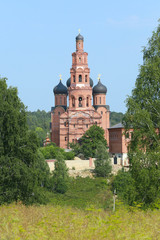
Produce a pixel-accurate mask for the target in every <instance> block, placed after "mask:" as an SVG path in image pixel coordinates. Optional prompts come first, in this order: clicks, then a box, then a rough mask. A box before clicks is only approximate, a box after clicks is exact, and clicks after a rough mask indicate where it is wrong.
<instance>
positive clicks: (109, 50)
mask: <svg viewBox="0 0 160 240" xmlns="http://www.w3.org/2000/svg"><path fill="white" fill-rule="evenodd" d="M0 10H1V11H0V12H1V13H0V75H1V77H7V78H8V85H11V86H16V87H17V88H18V92H19V97H20V98H21V100H22V101H23V102H24V104H25V105H26V106H28V110H30V111H36V110H37V109H40V110H46V111H50V108H51V106H53V105H54V96H53V87H54V86H55V85H56V84H58V82H59V74H62V79H63V80H62V81H63V83H65V82H66V80H67V79H68V78H69V77H70V67H71V54H72V52H74V51H75V37H76V35H78V29H79V28H80V29H81V34H82V35H83V36H84V50H85V51H86V52H88V54H89V56H88V63H89V67H90V71H91V73H90V76H91V78H92V79H93V81H94V84H96V83H97V75H98V74H99V73H100V74H101V81H102V83H103V84H105V85H106V86H107V89H108V93H107V97H106V101H107V104H109V105H110V109H111V111H116V112H125V111H126V107H125V102H124V101H125V99H126V96H127V95H130V94H131V91H132V89H133V87H134V84H135V81H136V77H137V75H138V71H139V64H142V52H141V51H142V47H143V46H146V45H147V42H148V39H149V38H150V37H151V35H152V31H153V30H155V29H156V27H157V26H158V19H159V18H160V1H159V0H152V1H151V0H134V1H127V0H121V1H118V0H113V1H108V0H99V1H94V0H92V1H90V0H88V1H87V0H86V1H84V0H81V1H75V0H74V1H73V0H67V1H66V0H59V1H54V0H32V1H31V0H27V1H22V0H14V1H13V0H12V1H11V0H5V1H4V0H0Z"/></svg>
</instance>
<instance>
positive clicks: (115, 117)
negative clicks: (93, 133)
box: [110, 112, 124, 126]
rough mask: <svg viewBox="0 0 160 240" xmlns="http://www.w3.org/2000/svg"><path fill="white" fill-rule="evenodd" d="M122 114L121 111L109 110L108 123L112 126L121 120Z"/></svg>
mask: <svg viewBox="0 0 160 240" xmlns="http://www.w3.org/2000/svg"><path fill="white" fill-rule="evenodd" d="M123 116H124V114H123V113H121V112H111V113H110V125H111V126H113V125H115V124H117V123H120V122H122V119H123Z"/></svg>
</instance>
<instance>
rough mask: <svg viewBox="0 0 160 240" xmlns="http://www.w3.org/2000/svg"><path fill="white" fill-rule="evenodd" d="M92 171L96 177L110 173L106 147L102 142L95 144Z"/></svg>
mask: <svg viewBox="0 0 160 240" xmlns="http://www.w3.org/2000/svg"><path fill="white" fill-rule="evenodd" d="M94 164H95V169H94V173H95V176H96V177H108V176H109V174H110V173H111V169H112V167H111V163H110V160H109V153H108V151H107V148H106V147H105V146H104V145H103V144H102V143H98V144H97V151H96V160H95V162H94Z"/></svg>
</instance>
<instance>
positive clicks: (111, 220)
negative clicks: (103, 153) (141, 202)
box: [0, 204, 160, 240]
mask: <svg viewBox="0 0 160 240" xmlns="http://www.w3.org/2000/svg"><path fill="white" fill-rule="evenodd" d="M159 226H160V211H158V210H155V211H152V212H151V211H148V212H142V211H139V210H135V211H133V212H129V211H128V210H126V209H125V208H124V209H123V207H121V209H120V210H117V211H116V212H115V213H114V214H113V213H112V212H110V211H104V210H102V209H94V208H91V207H90V208H86V209H85V210H80V209H76V208H71V207H62V206H51V205H47V206H30V207H26V206H24V205H21V204H11V205H9V206H1V207H0V239H1V240H12V239H13V240H20V239H22V240H25V239H28V240H34V239H54V240H56V239H60V240H63V239H65V240H72V239H74V240H76V239H87V240H89V239H91V240H101V239H107V240H110V239H111V240H114V239H116V240H117V239H123V240H124V239H126V240H130V239H133V240H136V239H138V240H143V239H145V240H146V239H148V240H149V239H151V240H156V239H157V240H158V239H160V229H159Z"/></svg>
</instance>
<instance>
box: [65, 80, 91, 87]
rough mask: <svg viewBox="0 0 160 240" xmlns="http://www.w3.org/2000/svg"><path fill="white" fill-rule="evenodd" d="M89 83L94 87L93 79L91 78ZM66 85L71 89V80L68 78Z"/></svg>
mask: <svg viewBox="0 0 160 240" xmlns="http://www.w3.org/2000/svg"><path fill="white" fill-rule="evenodd" d="M89 83H90V86H91V87H93V80H92V78H89ZM66 85H67V87H70V85H71V78H68V80H67V82H66Z"/></svg>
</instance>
